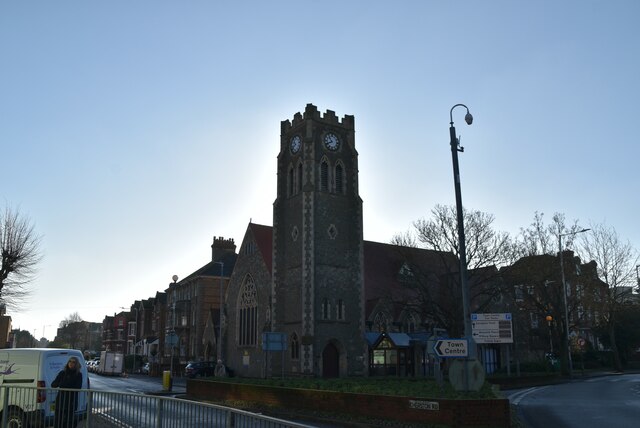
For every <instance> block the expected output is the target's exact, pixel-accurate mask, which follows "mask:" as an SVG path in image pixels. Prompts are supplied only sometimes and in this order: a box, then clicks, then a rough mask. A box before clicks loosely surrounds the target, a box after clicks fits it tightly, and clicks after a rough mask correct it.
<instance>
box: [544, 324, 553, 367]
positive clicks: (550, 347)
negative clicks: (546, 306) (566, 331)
mask: <svg viewBox="0 0 640 428" xmlns="http://www.w3.org/2000/svg"><path fill="white" fill-rule="evenodd" d="M545 319H546V320H547V325H548V326H549V349H550V353H551V357H553V339H552V337H551V322H552V321H553V317H552V316H551V315H547V316H546V317H545Z"/></svg>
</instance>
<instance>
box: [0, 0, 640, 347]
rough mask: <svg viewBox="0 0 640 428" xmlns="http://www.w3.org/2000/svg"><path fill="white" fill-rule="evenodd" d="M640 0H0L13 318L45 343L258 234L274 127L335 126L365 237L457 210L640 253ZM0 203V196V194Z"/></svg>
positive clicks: (271, 174) (0, 114)
mask: <svg viewBox="0 0 640 428" xmlns="http://www.w3.org/2000/svg"><path fill="white" fill-rule="evenodd" d="M638 19H640V2H638V1H637V0H629V1H622V0H602V1H593V0H576V1H572V0H567V1H557V0H547V1H535V2H533V1H527V2H525V1H513V0H504V1H491V0H487V1H477V0H469V1H427V0H421V1H396V2H391V1H373V0H366V1H364V0H363V1H355V0H354V1H189V0H185V1H162V0H154V1H151V0H149V1H143V0H137V1H124V0H112V1H101V2H97V1H92V2H88V1H60V0H58V1H55V2H53V1H3V2H1V3H0V202H1V204H8V205H9V206H11V207H13V208H18V209H19V210H20V212H21V213H23V214H25V215H27V216H28V217H29V218H30V219H31V221H32V222H33V223H34V224H35V227H36V230H37V232H38V233H39V234H41V235H42V236H43V240H42V249H43V253H44V259H43V261H42V263H41V264H40V266H39V271H38V276H37V277H36V279H35V280H34V282H33V284H32V287H33V289H34V295H33V297H32V299H31V301H30V302H29V304H28V306H27V307H25V308H24V309H23V310H21V311H19V312H17V313H15V312H14V313H10V314H9V315H11V316H12V319H13V325H14V327H15V328H18V327H19V328H22V329H25V330H29V331H31V332H32V333H35V334H36V336H37V337H38V338H39V337H41V336H42V334H43V332H44V334H45V336H46V337H47V338H49V339H53V337H54V336H55V329H56V327H57V326H58V324H59V322H60V321H61V320H62V319H63V318H65V317H66V316H68V315H69V314H71V313H73V312H76V311H77V312H78V313H79V314H80V316H81V317H82V318H83V319H84V320H87V321H94V322H101V321H102V319H103V318H104V316H105V315H113V314H114V313H115V312H119V311H120V310H121V309H120V307H127V308H128V307H129V306H130V305H131V304H132V303H133V302H134V301H135V300H137V299H145V298H149V297H152V296H154V295H155V293H156V292H157V291H163V290H164V289H166V288H167V286H168V284H169V283H170V282H171V276H172V275H174V274H177V275H178V276H179V277H180V278H183V277H185V276H187V275H188V274H189V273H191V272H193V271H194V270H196V269H197V268H199V267H201V266H202V265H204V264H205V263H207V262H208V261H209V260H210V255H211V249H210V245H211V243H212V240H213V236H224V237H227V238H234V239H235V240H236V242H237V244H238V246H239V245H240V241H241V240H242V237H243V235H244V232H245V230H246V227H247V224H248V223H249V221H250V220H252V221H253V222H255V223H259V224H266V225H271V224H272V204H273V201H274V199H275V196H276V187H275V184H276V156H277V154H278V150H279V132H280V121H281V120H286V119H292V118H293V115H294V114H295V113H296V112H298V111H303V110H304V108H305V105H306V104H307V103H313V104H315V105H316V106H317V107H318V109H319V110H320V111H322V112H324V111H325V110H327V109H330V110H334V111H335V112H336V114H337V115H338V116H339V117H343V116H344V115H345V114H350V115H354V116H355V123H356V147H357V149H358V152H359V154H360V158H359V161H360V194H361V197H362V199H363V201H364V236H365V239H367V240H372V241H379V242H388V241H389V240H390V239H391V238H392V237H393V235H394V234H396V233H399V232H404V231H406V230H408V229H410V228H411V225H412V222H413V221H414V220H417V219H419V218H423V217H426V216H428V214H429V211H430V210H431V209H432V208H433V206H434V205H435V204H448V205H453V204H454V203H455V197H454V188H453V178H452V175H453V173H452V166H451V151H450V146H449V130H448V127H449V110H450V109H451V107H452V106H453V105H454V104H457V103H464V104H466V105H467V106H469V108H470V109H471V112H472V114H473V115H474V118H475V120H474V123H473V125H472V126H467V125H466V124H465V123H464V120H463V119H464V109H456V110H455V111H454V121H455V124H456V128H457V130H458V133H459V134H461V135H462V140H461V142H462V145H463V146H464V148H465V151H464V153H461V154H460V169H461V182H462V197H463V202H464V205H465V207H467V208H472V209H477V210H482V211H486V212H489V213H492V214H494V215H495V217H496V227H497V228H498V229H500V230H504V231H507V232H510V233H514V234H517V233H518V231H519V229H520V228H521V227H526V226H528V225H529V224H530V223H531V221H532V219H533V215H534V212H535V211H541V212H544V213H545V214H546V216H547V218H549V217H551V215H552V214H553V213H554V212H562V213H565V215H566V217H567V219H568V220H573V219H578V220H580V222H581V223H582V224H584V225H588V223H589V222H590V221H591V222H596V223H602V222H606V223H607V224H608V225H610V226H613V227H615V229H616V230H617V231H618V233H619V234H620V235H621V236H622V237H623V238H624V239H628V240H630V241H631V242H632V244H633V245H634V246H635V247H636V248H638V247H640V232H639V230H638V214H637V211H638V208H639V206H640V203H639V198H638V189H639V186H640V180H639V178H640V173H639V172H638V171H639V169H638V165H639V162H640V148H639V143H640V141H639V139H638V122H637V118H638V108H639V106H638V100H639V98H640V97H639V95H640V83H639V81H640V78H639V76H640V27H639V26H638ZM1 204H0V205H1Z"/></svg>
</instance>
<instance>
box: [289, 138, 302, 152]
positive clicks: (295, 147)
mask: <svg viewBox="0 0 640 428" xmlns="http://www.w3.org/2000/svg"><path fill="white" fill-rule="evenodd" d="M300 146H302V139H301V138H300V136H299V135H296V136H294V137H293V138H291V143H290V146H289V147H290V148H291V153H293V154H294V155H295V154H296V153H298V152H299V151H300Z"/></svg>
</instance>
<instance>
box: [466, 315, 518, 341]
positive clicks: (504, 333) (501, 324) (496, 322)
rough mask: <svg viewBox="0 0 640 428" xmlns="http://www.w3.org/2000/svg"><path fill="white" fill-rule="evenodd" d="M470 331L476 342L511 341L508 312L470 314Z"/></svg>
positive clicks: (511, 329)
mask: <svg viewBox="0 0 640 428" xmlns="http://www.w3.org/2000/svg"><path fill="white" fill-rule="evenodd" d="M471 331H472V334H473V340H474V341H475V342H476V343H513V326H512V322H511V314H510V313H502V314H471Z"/></svg>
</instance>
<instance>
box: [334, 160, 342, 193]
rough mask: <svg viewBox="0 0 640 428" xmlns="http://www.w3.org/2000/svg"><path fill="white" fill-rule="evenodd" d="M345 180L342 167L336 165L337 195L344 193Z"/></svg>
mask: <svg viewBox="0 0 640 428" xmlns="http://www.w3.org/2000/svg"><path fill="white" fill-rule="evenodd" d="M343 186H344V179H343V173H342V165H340V164H338V165H336V187H335V188H336V193H343V192H344V187H343Z"/></svg>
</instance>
